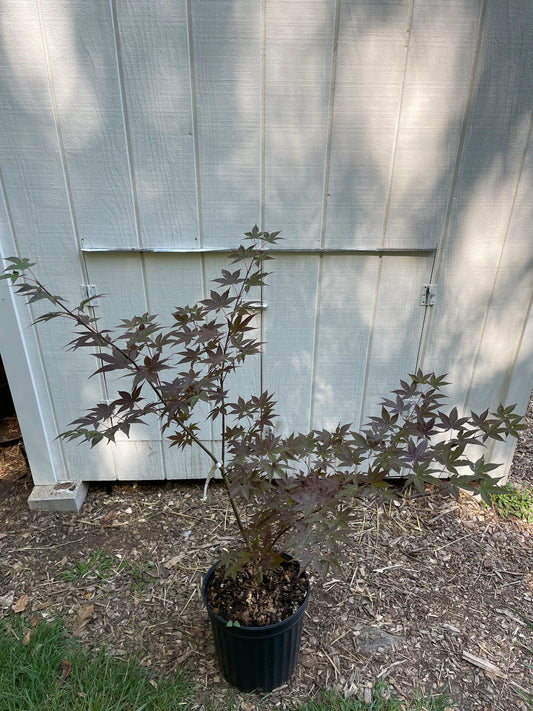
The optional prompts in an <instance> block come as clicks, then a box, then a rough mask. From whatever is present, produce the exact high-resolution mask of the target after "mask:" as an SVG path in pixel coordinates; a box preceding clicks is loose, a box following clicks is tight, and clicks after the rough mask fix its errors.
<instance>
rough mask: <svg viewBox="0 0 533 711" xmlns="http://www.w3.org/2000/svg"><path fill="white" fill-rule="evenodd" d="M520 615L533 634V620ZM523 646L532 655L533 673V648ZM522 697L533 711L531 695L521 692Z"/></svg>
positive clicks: (532, 667) (531, 665)
mask: <svg viewBox="0 0 533 711" xmlns="http://www.w3.org/2000/svg"><path fill="white" fill-rule="evenodd" d="M518 614H519V615H520V617H521V618H522V619H523V620H524V622H525V623H526V625H527V626H528V627H529V629H530V630H531V632H533V620H530V619H529V617H525V616H524V615H522V613H520V612H519V613H518ZM522 646H523V648H524V649H525V650H526V652H528V654H530V655H531V664H530V665H528V666H529V667H530V668H531V670H532V672H533V647H527V646H526V645H522ZM520 695H521V696H522V697H523V698H524V700H525V701H526V702H527V703H528V705H529V708H531V709H533V696H532V695H530V694H527V693H525V692H522V691H521V692H520Z"/></svg>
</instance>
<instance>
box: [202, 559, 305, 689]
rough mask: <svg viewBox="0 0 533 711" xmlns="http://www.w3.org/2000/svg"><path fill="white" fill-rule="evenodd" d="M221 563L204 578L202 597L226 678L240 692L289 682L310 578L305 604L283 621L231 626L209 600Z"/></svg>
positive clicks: (212, 568) (297, 652) (292, 671)
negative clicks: (212, 583) (209, 592)
mask: <svg viewBox="0 0 533 711" xmlns="http://www.w3.org/2000/svg"><path fill="white" fill-rule="evenodd" d="M217 565H218V563H215V564H214V565H213V566H212V567H211V568H210V570H209V571H208V572H207V574H206V576H205V578H204V582H203V586H202V597H203V600H204V604H205V606H206V608H207V613H208V615H209V619H210V620H211V630H212V632H213V640H214V642H215V650H216V655H217V659H218V663H219V666H220V669H221V671H222V673H223V675H224V678H225V679H226V681H227V682H228V683H229V684H231V685H232V686H235V687H237V689H239V690H240V691H272V690H273V689H276V688H277V687H278V686H282V685H283V684H285V683H286V682H287V681H288V680H289V679H290V678H291V676H292V675H293V673H294V670H295V669H296V664H297V662H298V656H299V653H300V642H301V638H302V627H303V621H304V613H305V608H306V607H307V602H308V600H309V593H310V589H309V581H308V582H307V595H306V597H305V600H304V601H303V603H302V605H301V607H299V608H298V610H296V612H295V613H294V614H293V615H291V616H290V617H287V619H285V620H283V621H282V622H276V623H275V624H273V625H268V626H266V627H247V626H244V625H241V626H240V627H238V626H237V627H234V626H231V627H228V623H227V620H225V619H224V618H222V617H220V615H217V614H216V613H215V612H213V610H212V609H211V608H210V606H209V603H208V601H207V591H208V589H209V585H210V584H211V580H212V578H213V575H214V572H215V568H216V567H217Z"/></svg>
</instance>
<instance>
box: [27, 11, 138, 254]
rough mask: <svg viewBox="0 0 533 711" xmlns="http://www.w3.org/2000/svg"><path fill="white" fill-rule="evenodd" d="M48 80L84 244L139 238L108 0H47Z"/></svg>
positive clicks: (121, 244)
mask: <svg viewBox="0 0 533 711" xmlns="http://www.w3.org/2000/svg"><path fill="white" fill-rule="evenodd" d="M41 7H42V20H43V32H44V35H45V38H46V44H47V53H48V59H49V64H50V72H51V81H52V88H53V93H54V101H55V105H56V110H57V119H58V124H59V130H60V134H61V142H62V144H63V151H64V157H65V163H66V166H65V167H66V170H67V176H68V183H69V189H70V193H71V200H72V210H73V212H74V214H75V219H76V225H77V231H78V234H79V237H80V239H82V240H83V241H84V242H85V244H87V245H97V246H104V245H105V246H108V247H128V246H130V247H131V246H134V245H136V244H137V239H136V227H135V214H134V204H133V201H132V195H131V185H130V174H129V166H128V161H127V143H126V139H125V126H124V122H123V115H122V111H121V101H120V86H119V78H118V76H117V63H116V56H115V51H114V36H113V19H112V16H111V12H110V7H109V1H108V0H95V2H92V3H89V4H87V3H85V2H83V1H82V0H66V1H64V2H63V1H61V2H59V1H58V0H54V1H53V2H44V3H42V5H41Z"/></svg>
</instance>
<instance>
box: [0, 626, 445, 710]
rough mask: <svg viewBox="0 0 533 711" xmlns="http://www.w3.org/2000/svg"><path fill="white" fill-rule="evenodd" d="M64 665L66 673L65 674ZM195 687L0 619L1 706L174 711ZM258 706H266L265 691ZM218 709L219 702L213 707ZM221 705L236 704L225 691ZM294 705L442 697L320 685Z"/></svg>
mask: <svg viewBox="0 0 533 711" xmlns="http://www.w3.org/2000/svg"><path fill="white" fill-rule="evenodd" d="M67 672H68V673H67ZM194 699H195V691H194V687H193V685H192V684H191V683H190V682H189V681H188V680H187V677H186V675H185V674H183V673H175V674H173V675H172V677H171V678H168V679H167V678H164V677H161V676H159V677H158V676H156V675H155V674H154V672H153V671H152V670H149V669H145V668H143V667H140V666H139V664H138V662H137V660H135V659H130V660H123V659H117V658H115V657H113V656H112V655H111V654H109V653H108V652H106V650H104V649H101V650H98V651H94V652H91V651H90V650H88V649H87V648H85V647H83V646H82V645H81V644H80V643H79V642H78V641H77V640H73V639H72V637H70V636H69V635H68V634H67V633H66V632H65V630H64V628H63V627H62V626H61V624H59V623H56V624H47V623H46V622H40V623H39V624H37V625H36V626H35V628H31V626H30V625H29V623H28V622H27V621H26V620H24V619H23V618H22V617H21V616H17V615H13V614H12V615H9V616H8V617H6V618H4V619H3V620H2V619H0V710H1V711H67V710H68V711H176V710H177V709H188V708H190V707H191V706H192V705H193V702H194ZM254 702H255V703H258V707H259V708H261V709H269V708H272V707H271V706H270V705H269V699H268V697H266V698H264V699H262V700H261V701H259V700H258V699H257V698H254ZM212 708H213V709H215V708H216V709H218V708H219V706H213V707H212ZM224 708H225V709H226V711H231V709H233V708H235V703H234V701H233V697H232V696H231V694H230V695H229V696H228V698H227V699H226V701H225V702H224ZM292 708H293V709H294V711H330V710H331V711H445V709H448V708H453V705H452V704H451V703H449V702H448V700H447V697H445V696H435V697H433V696H431V697H428V698H422V697H418V698H417V699H415V700H414V701H412V702H410V703H407V702H402V701H399V700H397V699H394V698H393V697H391V696H390V695H389V692H388V689H387V686H386V684H384V683H383V682H380V683H378V684H377V685H376V687H375V689H374V692H373V700H372V702H371V703H364V702H362V701H359V700H357V699H356V698H349V699H345V698H343V697H342V696H341V695H339V694H338V693H336V692H333V691H324V692H323V693H322V694H320V695H319V697H317V698H316V699H315V700H312V701H307V702H303V703H300V704H298V705H295V706H293V707H292Z"/></svg>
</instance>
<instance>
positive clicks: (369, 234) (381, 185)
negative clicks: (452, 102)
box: [325, 0, 410, 248]
mask: <svg viewBox="0 0 533 711" xmlns="http://www.w3.org/2000/svg"><path fill="white" fill-rule="evenodd" d="M409 10H410V1H409V0H385V1H384V2H380V3H375V2H374V1H373V0H370V1H368V0H366V1H364V2H357V3H351V2H343V3H341V17H340V22H339V38H338V49H337V73H336V84H335V102H334V118H333V126H332V134H331V160H330V173H329V189H328V195H327V203H328V204H327V219H326V239H325V244H326V246H328V247H359V248H365V247H366V248H373V247H379V246H380V244H381V237H382V229H383V221H384V216H385V207H386V203H387V193H388V188H389V178H390V171H391V161H392V156H393V149H394V140H395V135H396V124H397V117H398V111H399V106H400V100H401V92H402V80H403V67H404V62H405V53H406V45H407V30H408V26H409Z"/></svg>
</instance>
